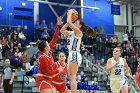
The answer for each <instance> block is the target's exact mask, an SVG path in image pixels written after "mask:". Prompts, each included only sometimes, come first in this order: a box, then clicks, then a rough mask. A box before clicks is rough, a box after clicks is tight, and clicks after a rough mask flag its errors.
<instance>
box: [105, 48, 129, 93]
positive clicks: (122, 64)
mask: <svg viewBox="0 0 140 93" xmlns="http://www.w3.org/2000/svg"><path fill="white" fill-rule="evenodd" d="M121 54H122V49H121V48H120V47H117V48H114V50H113V57H112V58H109V59H108V61H107V67H106V69H107V71H109V72H110V88H111V91H112V92H113V93H120V91H121V93H128V84H127V81H126V77H125V69H126V75H127V76H128V77H129V78H130V79H131V78H132V76H131V75H130V72H129V67H128V64H127V62H126V60H125V59H124V58H122V57H121Z"/></svg>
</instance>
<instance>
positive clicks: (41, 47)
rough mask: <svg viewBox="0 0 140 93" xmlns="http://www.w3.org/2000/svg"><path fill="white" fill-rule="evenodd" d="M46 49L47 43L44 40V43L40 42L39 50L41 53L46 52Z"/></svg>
mask: <svg viewBox="0 0 140 93" xmlns="http://www.w3.org/2000/svg"><path fill="white" fill-rule="evenodd" d="M45 47H46V41H44V40H42V41H39V42H38V49H39V51H41V52H44V50H45Z"/></svg>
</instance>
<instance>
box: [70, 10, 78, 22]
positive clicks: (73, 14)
mask: <svg viewBox="0 0 140 93" xmlns="http://www.w3.org/2000/svg"><path fill="white" fill-rule="evenodd" d="M71 19H72V22H74V21H75V20H77V19H78V12H77V11H76V10H74V13H72V15H71Z"/></svg>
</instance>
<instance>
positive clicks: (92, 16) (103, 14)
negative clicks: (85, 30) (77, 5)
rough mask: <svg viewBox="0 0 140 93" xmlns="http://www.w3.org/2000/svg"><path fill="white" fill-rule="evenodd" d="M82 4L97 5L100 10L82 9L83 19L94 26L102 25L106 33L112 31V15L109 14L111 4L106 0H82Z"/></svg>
mask: <svg viewBox="0 0 140 93" xmlns="http://www.w3.org/2000/svg"><path fill="white" fill-rule="evenodd" d="M82 2H83V4H82V5H84V6H93V7H95V5H96V7H99V8H100V10H97V11H94V10H91V9H82V11H83V21H84V22H85V23H86V24H87V25H89V26H90V27H92V28H94V27H95V26H97V27H98V28H99V27H100V26H102V27H103V28H104V32H105V33H106V34H113V33H114V16H113V15H112V14H111V5H110V4H109V3H108V2H107V1H106V0H99V1H97V0H96V3H95V0H82Z"/></svg>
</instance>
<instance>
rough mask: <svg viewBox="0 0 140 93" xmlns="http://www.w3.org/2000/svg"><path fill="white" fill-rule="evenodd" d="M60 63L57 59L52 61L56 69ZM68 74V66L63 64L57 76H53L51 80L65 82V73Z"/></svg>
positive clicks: (59, 82) (57, 82) (56, 82)
mask: <svg viewBox="0 0 140 93" xmlns="http://www.w3.org/2000/svg"><path fill="white" fill-rule="evenodd" d="M60 66H61V65H60V63H59V62H58V61H57V62H55V63H54V68H55V69H58V68H59V67H60ZM67 74H68V66H67V64H65V65H64V66H63V71H62V72H61V73H59V74H58V75H57V76H55V77H53V79H52V82H53V83H55V84H63V83H66V75H67Z"/></svg>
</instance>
